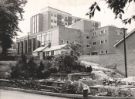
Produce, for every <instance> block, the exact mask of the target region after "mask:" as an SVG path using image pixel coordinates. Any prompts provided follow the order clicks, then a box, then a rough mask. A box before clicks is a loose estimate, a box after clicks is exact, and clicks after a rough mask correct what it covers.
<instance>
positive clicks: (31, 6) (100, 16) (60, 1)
mask: <svg viewBox="0 0 135 99" xmlns="http://www.w3.org/2000/svg"><path fill="white" fill-rule="evenodd" d="M27 1H28V2H27V4H26V6H25V7H24V10H25V13H24V20H23V21H22V22H20V24H19V27H20V28H21V30H22V33H19V34H18V35H20V36H23V35H26V34H27V33H28V32H29V31H30V17H31V16H32V15H34V14H37V13H38V12H40V10H41V9H43V8H45V7H47V6H51V7H53V8H56V9H59V10H62V11H66V12H68V13H71V14H72V15H73V16H77V17H81V18H87V19H88V16H86V15H85V14H86V13H87V12H88V11H89V7H90V5H91V4H92V3H93V2H94V1H95V0H27ZM96 1H98V4H99V5H100V6H101V11H100V12H96V14H95V16H94V17H93V18H92V20H95V21H99V22H101V26H106V25H115V26H117V27H120V28H121V27H126V28H128V31H131V30H132V29H133V28H135V22H133V23H132V24H130V25H126V26H125V25H124V24H123V23H122V22H121V20H119V19H115V16H114V14H113V13H112V11H111V10H110V9H109V8H107V4H106V3H105V2H104V0H96ZM125 9H126V15H125V17H128V16H131V15H132V14H133V13H134V14H135V5H133V4H131V5H130V6H127V7H126V8H125Z"/></svg>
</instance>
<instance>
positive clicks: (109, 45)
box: [91, 26, 123, 55]
mask: <svg viewBox="0 0 135 99" xmlns="http://www.w3.org/2000/svg"><path fill="white" fill-rule="evenodd" d="M122 32H123V30H122V29H121V28H117V27H115V26H105V27H101V28H98V29H97V30H95V31H93V35H92V39H91V54H92V55H97V54H113V53H115V51H116V50H115V47H113V46H114V44H116V43H117V42H118V41H119V40H120V39H122V38H123V35H122Z"/></svg>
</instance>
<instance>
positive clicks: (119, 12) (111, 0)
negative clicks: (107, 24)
mask: <svg viewBox="0 0 135 99" xmlns="http://www.w3.org/2000/svg"><path fill="white" fill-rule="evenodd" d="M104 1H105V2H106V4H107V5H108V7H109V8H110V9H111V10H112V11H113V13H114V14H115V18H120V19H121V20H122V22H123V23H125V24H127V23H131V21H132V20H134V21H135V15H132V16H131V17H129V18H126V19H123V15H124V14H125V9H124V8H125V7H126V6H127V5H130V4H131V3H135V0H104ZM96 10H98V11H101V9H100V6H99V5H98V3H97V2H94V3H93V4H92V5H91V6H90V8H89V12H88V13H86V15H88V16H89V18H91V17H93V16H94V13H95V11H96Z"/></svg>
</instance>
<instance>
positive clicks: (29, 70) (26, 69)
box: [11, 55, 37, 79]
mask: <svg viewBox="0 0 135 99" xmlns="http://www.w3.org/2000/svg"><path fill="white" fill-rule="evenodd" d="M27 60H28V59H27V57H26V56H25V55H22V56H21V58H20V59H19V61H18V62H17V64H16V65H15V66H14V67H12V68H11V78H14V79H30V78H32V79H33V78H36V76H37V64H36V63H35V62H34V59H33V58H30V59H29V61H28V62H27Z"/></svg>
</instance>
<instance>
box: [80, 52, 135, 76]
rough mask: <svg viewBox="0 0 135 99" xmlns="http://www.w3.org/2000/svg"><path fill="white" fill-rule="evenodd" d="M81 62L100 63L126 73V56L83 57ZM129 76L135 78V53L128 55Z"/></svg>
mask: <svg viewBox="0 0 135 99" xmlns="http://www.w3.org/2000/svg"><path fill="white" fill-rule="evenodd" d="M80 60H85V61H89V62H94V63H98V64H100V65H102V66H104V67H106V66H114V65H116V66H117V69H118V70H119V71H120V72H122V73H124V71H125V67H124V56H123V55H122V54H108V55H95V56H88V55H85V56H81V57H80ZM127 66H128V75H129V76H135V53H128V55H127Z"/></svg>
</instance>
